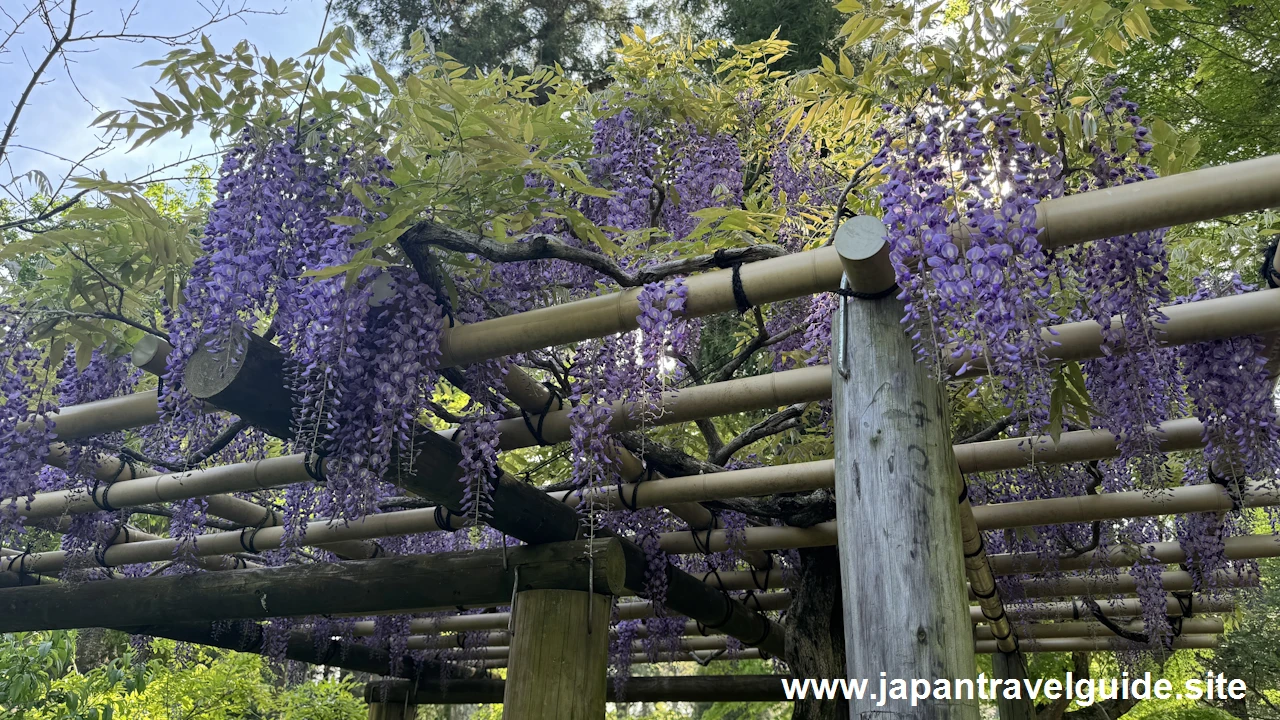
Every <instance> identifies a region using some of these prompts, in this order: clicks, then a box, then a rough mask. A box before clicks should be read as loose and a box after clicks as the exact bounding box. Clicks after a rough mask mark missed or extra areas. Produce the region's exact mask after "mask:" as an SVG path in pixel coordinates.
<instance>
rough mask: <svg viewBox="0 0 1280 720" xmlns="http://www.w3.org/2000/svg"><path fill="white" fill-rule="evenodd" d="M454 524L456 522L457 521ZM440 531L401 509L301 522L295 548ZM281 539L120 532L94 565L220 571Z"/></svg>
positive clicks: (28, 565) (9, 562)
mask: <svg viewBox="0 0 1280 720" xmlns="http://www.w3.org/2000/svg"><path fill="white" fill-rule="evenodd" d="M454 522H456V519H455V520H454ZM443 529H444V528H441V527H440V526H439V524H438V519H437V517H436V512H435V508H423V509H416V510H401V511H398V512H393V513H377V514H374V515H366V516H364V517H362V518H360V519H358V520H352V521H350V522H347V523H346V524H342V523H340V522H336V521H333V520H317V521H314V522H310V523H307V524H306V526H305V528H304V532H305V534H304V535H303V537H302V539H301V541H300V543H299V544H301V545H304V546H315V547H323V548H329V547H335V546H338V547H348V546H349V545H348V543H356V542H357V541H361V540H369V539H373V538H383V537H392V536H395V535H413V534H417V533H422V532H434V531H438V530H443ZM285 539H286V538H285V528H284V526H283V525H271V526H266V527H262V528H245V529H244V530H235V531H230V532H221V533H209V534H206V535H201V536H200V537H199V538H198V540H197V541H196V543H195V545H194V547H184V543H183V542H182V541H181V540H175V539H172V538H161V537H156V536H155V535H150V534H143V533H140V532H131V533H124V534H122V537H121V538H120V539H119V542H117V543H116V544H114V545H111V546H110V547H108V548H106V549H105V550H104V551H103V552H102V553H100V554H99V555H98V557H97V558H96V561H97V562H98V564H99V565H101V566H102V567H119V566H121V565H135V564H138V563H147V562H162V561H164V560H168V559H170V558H172V557H173V556H174V554H175V553H177V552H179V551H183V552H189V553H191V554H192V555H194V556H196V557H197V558H201V559H202V561H204V560H207V561H208V562H209V563H212V564H213V565H214V566H216V567H218V568H223V567H224V566H225V563H227V562H235V561H234V559H233V558H225V557H222V558H219V557H217V556H225V555H227V554H232V553H238V552H244V551H245V550H246V549H252V550H255V551H264V550H275V549H277V548H280V547H283V546H284V543H285ZM375 547H376V546H375ZM362 559H364V558H362ZM66 560H67V555H66V553H65V552H63V551H61V550H53V551H49V552H42V553H31V554H29V555H25V556H23V557H21V558H0V567H4V569H8V570H14V571H21V572H29V573H36V572H42V573H49V572H54V571H57V570H60V569H62V568H63V567H65V565H66Z"/></svg>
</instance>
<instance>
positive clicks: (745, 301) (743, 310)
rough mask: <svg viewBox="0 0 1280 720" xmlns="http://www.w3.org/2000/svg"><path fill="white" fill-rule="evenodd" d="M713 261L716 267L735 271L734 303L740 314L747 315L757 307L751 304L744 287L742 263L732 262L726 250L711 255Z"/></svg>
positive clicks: (721, 249) (733, 284)
mask: <svg viewBox="0 0 1280 720" xmlns="http://www.w3.org/2000/svg"><path fill="white" fill-rule="evenodd" d="M711 258H712V261H713V262H714V263H715V265H716V267H720V268H729V269H730V270H732V271H733V276H732V283H731V284H732V286H733V302H734V304H736V305H737V306H738V314H739V315H746V314H747V311H748V310H750V309H751V308H753V307H755V305H754V303H752V302H751V298H748V297H747V290H746V288H744V287H743V286H742V262H741V261H733V260H730V259H729V257H728V255H727V253H725V250H724V248H720V249H719V250H717V251H715V252H714V253H712V254H711Z"/></svg>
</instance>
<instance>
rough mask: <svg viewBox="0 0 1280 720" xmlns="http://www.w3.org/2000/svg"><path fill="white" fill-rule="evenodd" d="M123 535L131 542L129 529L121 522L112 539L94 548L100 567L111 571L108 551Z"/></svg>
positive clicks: (95, 557) (94, 555)
mask: <svg viewBox="0 0 1280 720" xmlns="http://www.w3.org/2000/svg"><path fill="white" fill-rule="evenodd" d="M108 487H110V486H108ZM121 533H124V541H125V542H129V528H128V527H127V526H126V525H125V524H124V522H123V521H121V522H120V524H119V525H116V527H115V530H114V531H113V532H112V533H111V537H110V538H109V539H108V540H107V541H106V542H105V543H102V544H100V545H98V547H96V548H94V551H93V559H94V560H96V561H97V562H98V567H101V568H107V569H110V568H109V567H108V566H107V549H108V548H110V547H111V546H112V545H115V544H116V540H119V539H120V534H121Z"/></svg>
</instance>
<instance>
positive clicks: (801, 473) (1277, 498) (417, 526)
mask: <svg viewBox="0 0 1280 720" xmlns="http://www.w3.org/2000/svg"><path fill="white" fill-rule="evenodd" d="M1000 442H1002V441H1000ZM961 447H963V446H961ZM830 467H831V464H830V461H818V462H812V463H802V464H800V465H798V466H780V467H779V468H755V469H751V470H740V471H731V472H725V473H719V474H714V475H702V476H694V477H691V478H688V479H687V480H688V481H689V484H690V485H691V486H693V487H695V488H696V487H705V486H706V485H707V484H715V483H716V482H717V481H718V480H719V479H720V478H721V476H725V477H729V476H736V477H735V478H733V481H734V482H735V483H736V482H738V481H739V480H741V479H744V478H761V479H762V480H763V483H762V484H764V485H767V486H768V487H770V488H772V489H775V491H776V488H777V487H778V486H779V485H780V484H781V483H783V482H788V481H789V479H790V478H799V479H800V484H803V485H806V486H807V485H809V484H811V483H816V482H819V481H821V480H823V479H824V478H825V474H826V471H827V469H829V468H830ZM793 470H795V472H794V473H792V471H793ZM277 471H279V472H282V473H285V474H286V475H287V479H285V480H279V481H278V480H277V478H276V476H275V475H274V473H275V472H277ZM771 471H772V472H776V474H777V476H776V477H771V476H770V475H771ZM201 473H207V475H203V474H201ZM303 475H305V469H304V468H303V467H302V461H301V459H300V457H299V456H289V457H284V458H274V459H271V460H265V461H261V462H260V463H243V464H239V465H229V466H224V467H222V468H216V469H213V470H207V471H193V472H191V473H179V474H175V475H173V476H159V477H158V478H148V479H144V480H136V481H135V480H130V481H125V482H121V483H117V484H116V485H114V486H112V490H111V492H112V494H111V495H110V496H109V497H108V499H109V500H111V502H112V503H113V504H118V503H119V498H135V497H136V498H137V499H138V500H139V501H140V502H151V501H153V500H152V499H148V498H155V497H157V495H158V494H159V495H163V496H164V497H165V498H167V499H176V498H177V497H181V496H198V495H199V492H196V491H195V488H196V487H201V488H202V487H203V486H200V485H198V484H197V482H198V481H197V479H198V478H204V477H208V478H209V479H210V482H211V483H222V484H221V485H220V486H219V487H220V489H224V490H227V491H230V490H231V489H232V488H243V489H250V488H252V487H270V486H275V485H277V484H287V483H288V482H292V481H297V477H300V476H303ZM685 480H686V479H685V478H673V479H668V480H654V481H650V482H647V483H642V484H641V492H642V493H643V492H649V491H647V490H645V488H646V486H648V485H650V484H653V485H657V484H658V483H665V484H668V485H667V487H678V485H679V484H680V483H681V482H684V481H685ZM752 482H754V480H752ZM155 488H160V489H159V490H155ZM180 490H181V492H180ZM605 492H608V493H611V494H612V495H613V496H615V497H616V492H617V491H616V489H610V490H608V491H605ZM681 492H683V491H681ZM102 493H103V489H102V488H99V490H98V495H99V501H101V497H100V496H101V494H102ZM562 495H563V493H559V494H554V495H553V497H555V496H562ZM63 497H65V495H64V494H60V493H53V494H49V495H48V496H47V499H45V498H46V496H45V495H42V496H38V498H37V502H36V503H34V504H33V506H32V507H33V509H35V510H36V513H35V515H36V517H52V516H56V515H58V514H60V513H59V501H60V500H61V498H63ZM648 497H649V500H650V501H652V500H653V499H654V498H655V497H657V493H651V494H650V495H649V496H648ZM1243 498H1244V502H1243V504H1244V505H1245V506H1247V507H1263V506H1271V505H1276V504H1280V492H1277V491H1276V490H1275V489H1272V488H1268V487H1264V486H1262V485H1260V484H1256V485H1251V486H1249V487H1247V488H1246V489H1245V491H1244V493H1243ZM61 502H63V503H65V502H66V501H65V500H61ZM641 504H642V505H644V504H647V503H641ZM63 507H68V508H69V509H70V510H71V511H82V510H83V511H88V510H90V509H96V507H95V506H94V505H93V504H92V502H91V501H89V500H88V498H87V496H84V495H80V496H78V497H77V499H76V501H75V504H73V505H63ZM1231 507H1232V505H1231V499H1230V497H1229V496H1228V495H1227V494H1226V493H1225V492H1224V491H1223V489H1222V488H1221V486H1218V485H1197V486H1186V487H1182V488H1174V489H1171V490H1164V491H1159V492H1155V493H1144V492H1126V493H1113V494H1101V495H1094V496H1086V497H1079V498H1052V499H1047V500H1029V501H1023V502H1016V503H1007V504H997V505H983V506H978V507H975V508H974V509H973V511H974V516H975V521H976V522H977V526H978V527H979V528H980V529H981V530H996V529H1004V528H1011V527H1024V526H1030V525H1051V524H1059V523H1070V522H1089V521H1093V520H1101V519H1111V518H1122V517H1141V516H1146V515H1164V514H1173V513H1188V512H1208V511H1215V510H1229V509H1231ZM446 517H448V516H446ZM438 520H439V518H438V517H437V513H436V510H435V509H434V508H426V509H416V510H400V511H395V512H387V513H379V514H376V515H370V516H368V517H365V518H362V519H360V520H357V521H353V522H350V523H348V524H346V525H342V524H334V523H331V522H330V521H326V520H318V521H315V522H312V523H308V524H307V526H306V533H305V537H304V540H303V544H305V545H317V546H322V547H332V546H334V544H335V543H340V542H351V541H357V540H369V539H373V538H379V537H388V536H393V535H405V534H414V533H420V532H434V531H439V530H442V529H445V528H442V527H440V525H439V523H438ZM448 520H449V523H450V527H455V528H456V527H459V526H461V525H463V524H464V522H463V521H461V520H460V519H458V518H456V517H453V518H448ZM245 532H246V531H232V532H224V533H213V534H208V535H204V536H202V537H201V538H200V540H199V542H198V543H197V545H196V547H195V548H194V550H193V552H194V554H196V555H198V556H201V557H206V556H211V555H220V554H224V553H235V552H239V551H240V550H243V549H244V548H243V544H242V543H243V542H244V540H245V537H246V536H245ZM732 537H738V538H739V541H740V542H739V544H738V545H736V546H734V547H735V549H740V550H783V549H793V548H805V547H824V546H830V545H834V544H835V543H836V526H835V523H834V522H826V523H819V524H817V525H814V526H812V527H808V528H800V527H791V526H766V527H748V528H746V529H744V530H741V531H739V532H737V533H731V532H728V531H725V530H712V531H706V530H698V531H688V530H682V531H676V532H669V533H663V534H662V536H661V538H660V543H661V547H662V549H663V550H664V551H665V552H668V553H673V554H694V553H700V552H704V551H708V550H709V551H711V552H723V551H726V550H729V549H730V539H731V538H732ZM283 538H284V529H283V527H281V526H278V525H276V526H270V527H264V528H262V529H260V530H257V531H256V532H255V533H254V537H253V543H254V546H255V547H256V548H258V549H264V550H265V549H274V548H277V547H280V544H281V543H282V542H283ZM138 539H139V538H138V537H136V536H135V537H132V538H130V540H131V542H129V543H128V545H120V546H113V547H112V548H110V549H108V550H107V551H106V552H105V554H104V555H103V558H102V559H103V560H104V561H105V562H106V564H107V565H109V566H117V565H124V564H133V563H139V562H153V561H159V560H164V559H167V558H168V557H170V556H171V555H172V553H173V551H174V550H176V549H177V547H178V545H177V542H176V541H173V540H163V539H158V538H149V539H147V540H146V541H145V542H138V541H137V540H138ZM1231 542H1233V543H1235V545H1233V547H1236V548H1238V549H1239V550H1240V551H1241V552H1252V551H1256V552H1270V551H1271V550H1270V545H1266V544H1265V543H1263V542H1262V541H1261V540H1251V541H1249V542H1251V543H1254V544H1251V545H1248V546H1246V545H1243V544H1241V543H1242V542H1243V540H1241V539H1233V540H1232V541H1231ZM1264 545H1266V547H1264ZM1270 556H1271V555H1269V554H1267V555H1258V557H1270ZM994 557H995V558H998V559H997V560H995V561H994V562H995V563H996V564H995V565H993V568H994V569H995V572H996V574H997V575H1005V574H1012V572H1013V571H1012V570H1011V569H1010V568H1011V566H1008V565H1006V564H1002V563H1008V562H1011V561H1009V560H1007V559H1005V558H1004V557H1003V556H994ZM61 558H62V555H61V554H60V553H58V552H49V553H36V554H32V555H28V556H26V557H25V558H24V560H23V563H22V565H21V567H13V568H9V569H13V570H23V571H25V572H33V573H36V572H50V571H53V570H57V569H59V568H60V567H61V562H62V561H61ZM1081 562H1085V561H1083V560H1078V561H1077V564H1079V563H1081ZM1170 562H1180V560H1171V561H1170ZM2 565H3V561H0V566H2ZM1079 566H1080V567H1085V565H1079ZM1025 567H1027V568H1033V567H1036V566H1035V565H1034V564H1032V565H1026V566H1025ZM1071 567H1075V565H1072V566H1071ZM1063 569H1067V568H1063ZM1031 571H1033V570H1031ZM742 589H746V588H742Z"/></svg>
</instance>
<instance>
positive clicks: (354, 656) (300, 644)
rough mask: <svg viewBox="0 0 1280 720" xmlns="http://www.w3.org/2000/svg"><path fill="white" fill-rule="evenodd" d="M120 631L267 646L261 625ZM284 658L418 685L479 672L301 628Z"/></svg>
mask: <svg viewBox="0 0 1280 720" xmlns="http://www.w3.org/2000/svg"><path fill="white" fill-rule="evenodd" d="M120 629H121V630H124V631H126V632H129V633H133V634H135V635H150V636H152V637H162V638H168V639H170V640H177V641H179V642H186V643H194V644H197V645H209V646H211V647H219V648H223V649H226V650H234V651H236V652H246V653H261V652H263V650H264V648H265V642H266V634H265V633H264V632H263V627H262V625H260V624H258V623H256V622H251V621H247V620H236V621H233V622H229V623H227V622H220V623H217V624H216V625H214V624H211V623H182V624H166V625H137V626H134V627H128V628H120ZM284 656H285V658H286V659H289V660H296V661H298V662H305V663H310V664H312V665H327V666H329V667H339V668H343V669H346V670H351V671H354V672H362V673H369V674H371V675H383V676H386V677H401V678H406V679H410V680H418V681H420V682H421V681H422V680H423V679H425V678H433V679H435V680H437V681H439V679H440V678H442V677H448V678H468V677H475V676H476V674H477V672H476V671H475V670H474V669H473V668H468V667H464V666H461V665H453V664H447V663H441V662H437V661H434V660H425V661H418V660H416V659H415V658H414V657H413V656H412V655H409V654H407V653H406V654H405V655H404V656H403V657H401V658H399V661H398V662H395V663H393V662H392V660H393V658H392V656H391V654H390V653H388V652H387V651H385V650H380V649H378V648H374V647H370V646H368V645H358V644H355V643H344V642H342V641H340V640H334V639H328V640H319V641H318V640H317V639H316V638H315V637H313V636H312V635H311V634H310V633H306V632H301V631H298V630H294V631H292V632H290V633H289V637H288V640H287V641H286V645H285V653H284ZM393 666H394V667H397V668H398V671H397V672H392V667H393Z"/></svg>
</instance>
